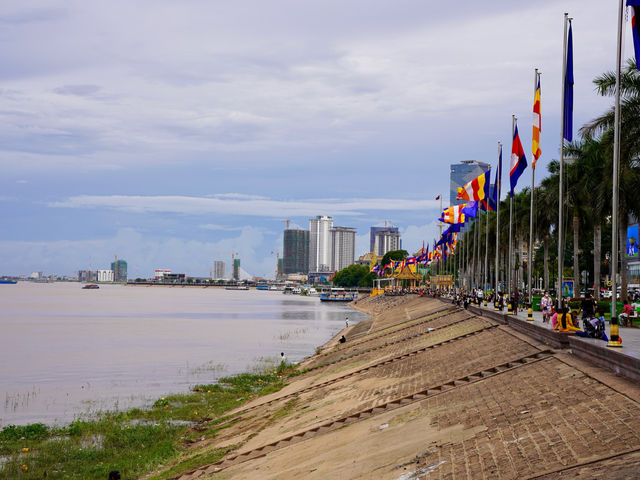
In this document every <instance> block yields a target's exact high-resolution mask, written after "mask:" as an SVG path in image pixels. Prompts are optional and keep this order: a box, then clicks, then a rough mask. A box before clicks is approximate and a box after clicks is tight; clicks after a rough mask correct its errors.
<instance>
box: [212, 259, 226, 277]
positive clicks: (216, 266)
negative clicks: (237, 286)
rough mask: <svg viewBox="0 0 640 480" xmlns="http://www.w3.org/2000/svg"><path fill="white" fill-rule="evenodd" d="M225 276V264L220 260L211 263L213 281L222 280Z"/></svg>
mask: <svg viewBox="0 0 640 480" xmlns="http://www.w3.org/2000/svg"><path fill="white" fill-rule="evenodd" d="M226 275H227V264H226V263H225V262H223V261H222V260H216V261H215V262H213V278H214V279H215V280H222V279H223V278H226Z"/></svg>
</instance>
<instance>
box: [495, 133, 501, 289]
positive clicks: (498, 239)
mask: <svg viewBox="0 0 640 480" xmlns="http://www.w3.org/2000/svg"><path fill="white" fill-rule="evenodd" d="M501 153H502V144H501V143H500V142H498V162H500V154H501ZM499 173H502V172H499ZM496 188H497V189H498V195H497V200H496V286H495V287H496V295H497V294H498V286H499V285H500V194H501V190H502V178H498V185H496Z"/></svg>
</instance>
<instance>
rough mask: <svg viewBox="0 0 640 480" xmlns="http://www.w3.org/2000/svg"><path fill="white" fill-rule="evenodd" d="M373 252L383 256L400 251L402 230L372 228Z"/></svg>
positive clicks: (390, 227) (395, 228) (396, 228)
mask: <svg viewBox="0 0 640 480" xmlns="http://www.w3.org/2000/svg"><path fill="white" fill-rule="evenodd" d="M370 235H371V252H372V253H373V252H374V251H375V252H376V255H378V256H382V255H384V254H385V253H387V252H390V251H391V250H400V249H401V248H402V241H401V240H400V230H398V227H392V226H388V227H371V234H370Z"/></svg>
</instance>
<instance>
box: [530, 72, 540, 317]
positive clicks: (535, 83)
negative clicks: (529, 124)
mask: <svg viewBox="0 0 640 480" xmlns="http://www.w3.org/2000/svg"><path fill="white" fill-rule="evenodd" d="M538 78H540V73H538V69H537V68H536V69H535V73H534V78H533V102H534V104H535V101H536V100H535V99H536V92H537V91H538ZM534 155H535V152H534ZM536 161H537V159H536V158H535V156H534V158H532V159H531V207H530V208H529V251H528V252H527V267H528V268H527V285H528V287H529V305H532V304H533V296H532V295H531V270H533V257H532V253H533V215H534V200H533V197H534V191H535V187H536V181H535V178H536V165H535V162H536Z"/></svg>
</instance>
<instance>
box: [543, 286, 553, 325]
mask: <svg viewBox="0 0 640 480" xmlns="http://www.w3.org/2000/svg"><path fill="white" fill-rule="evenodd" d="M552 306H553V300H551V297H550V296H549V291H548V290H545V292H544V296H543V297H542V298H541V299H540V309H541V310H542V323H549V318H550V317H551V307H552Z"/></svg>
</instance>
